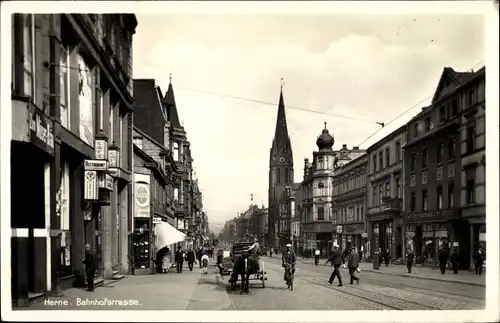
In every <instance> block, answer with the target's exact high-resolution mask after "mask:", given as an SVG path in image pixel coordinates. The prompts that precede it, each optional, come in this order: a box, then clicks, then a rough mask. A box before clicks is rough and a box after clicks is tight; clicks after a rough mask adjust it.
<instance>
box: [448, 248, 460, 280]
mask: <svg viewBox="0 0 500 323" xmlns="http://www.w3.org/2000/svg"><path fill="white" fill-rule="evenodd" d="M450 262H451V267H452V268H453V273H454V274H455V275H456V274H458V251H457V248H456V247H454V248H453V250H452V252H451V256H450Z"/></svg>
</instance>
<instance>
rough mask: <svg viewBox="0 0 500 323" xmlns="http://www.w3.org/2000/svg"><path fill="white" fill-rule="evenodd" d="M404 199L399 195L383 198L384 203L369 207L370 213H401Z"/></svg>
mask: <svg viewBox="0 0 500 323" xmlns="http://www.w3.org/2000/svg"><path fill="white" fill-rule="evenodd" d="M402 206H403V200H402V199H401V198H397V197H384V198H382V205H380V206H375V207H371V208H369V209H368V214H369V215H376V214H382V213H391V212H394V213H400V212H401V211H402V210H403V207H402Z"/></svg>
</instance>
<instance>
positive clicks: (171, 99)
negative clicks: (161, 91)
mask: <svg viewBox="0 0 500 323" xmlns="http://www.w3.org/2000/svg"><path fill="white" fill-rule="evenodd" d="M163 104H164V105H165V108H166V110H167V115H168V120H169V121H170V122H171V123H172V127H174V128H182V125H181V123H180V121H179V113H178V111H177V104H176V103H175V94H174V87H173V86H172V82H170V83H169V84H168V89H167V92H166V93H165V97H164V98H163Z"/></svg>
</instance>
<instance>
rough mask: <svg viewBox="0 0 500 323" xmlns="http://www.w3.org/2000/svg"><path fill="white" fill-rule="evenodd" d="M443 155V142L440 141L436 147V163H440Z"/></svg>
mask: <svg viewBox="0 0 500 323" xmlns="http://www.w3.org/2000/svg"><path fill="white" fill-rule="evenodd" d="M443 155H444V144H443V143H442V142H440V143H438V148H437V163H438V164H440V163H442V162H443Z"/></svg>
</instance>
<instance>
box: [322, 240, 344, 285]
mask: <svg viewBox="0 0 500 323" xmlns="http://www.w3.org/2000/svg"><path fill="white" fill-rule="evenodd" d="M329 262H331V263H332V265H333V268H334V269H333V272H332V274H331V275H330V279H328V282H329V283H330V284H332V283H333V281H334V280H335V277H338V279H339V284H338V285H337V286H342V276H340V270H339V268H340V266H341V265H342V254H341V253H340V248H339V245H338V244H335V245H333V252H332V255H331V257H330V258H329V259H328V260H327V261H326V264H325V265H327V264H328V263H329Z"/></svg>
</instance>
